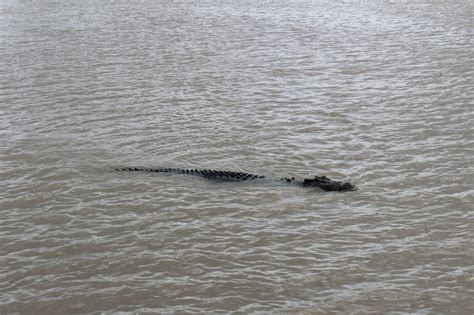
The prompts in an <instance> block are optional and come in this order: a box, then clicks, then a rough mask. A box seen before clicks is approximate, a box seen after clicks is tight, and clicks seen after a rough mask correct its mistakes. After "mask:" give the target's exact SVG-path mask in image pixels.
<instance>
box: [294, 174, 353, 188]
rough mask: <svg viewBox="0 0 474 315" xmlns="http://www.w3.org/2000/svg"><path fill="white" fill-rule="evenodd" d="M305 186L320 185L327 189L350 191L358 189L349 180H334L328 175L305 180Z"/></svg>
mask: <svg viewBox="0 0 474 315" xmlns="http://www.w3.org/2000/svg"><path fill="white" fill-rule="evenodd" d="M303 187H319V188H321V189H323V190H326V191H349V190H356V187H355V186H354V185H352V184H351V183H349V182H339V181H334V180H331V179H329V178H327V177H326V176H315V177H314V178H306V179H304V180H303Z"/></svg>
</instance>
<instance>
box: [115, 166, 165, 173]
mask: <svg viewBox="0 0 474 315" xmlns="http://www.w3.org/2000/svg"><path fill="white" fill-rule="evenodd" d="M115 170H116V171H123V172H157V173H167V172H172V171H174V169H168V168H149V167H116V168H115Z"/></svg>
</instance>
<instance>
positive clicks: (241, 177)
mask: <svg viewBox="0 0 474 315" xmlns="http://www.w3.org/2000/svg"><path fill="white" fill-rule="evenodd" d="M115 170H117V171H130V172H153V173H171V174H186V175H193V176H200V177H204V178H207V179H210V180H218V181H227V182H243V181H247V180H256V179H263V178H267V177H266V176H264V175H256V174H251V173H244V172H234V171H218V170H208V169H180V168H144V167H123V168H115ZM278 180H279V181H283V182H287V183H294V184H297V185H299V186H303V187H319V188H321V189H322V190H325V191H349V190H356V187H355V186H354V185H352V184H351V183H349V182H342V181H335V180H332V179H329V178H328V177H326V176H315V177H314V178H304V179H302V180H300V179H295V178H294V177H291V178H290V177H282V178H280V179H278Z"/></svg>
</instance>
